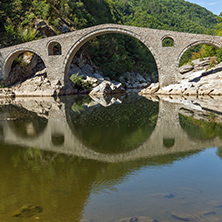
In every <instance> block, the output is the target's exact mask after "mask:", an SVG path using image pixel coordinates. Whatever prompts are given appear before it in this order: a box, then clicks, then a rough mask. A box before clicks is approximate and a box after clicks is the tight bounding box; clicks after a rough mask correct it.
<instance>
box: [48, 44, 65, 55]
mask: <svg viewBox="0 0 222 222" xmlns="http://www.w3.org/2000/svg"><path fill="white" fill-rule="evenodd" d="M47 48H48V55H49V56H53V55H62V46H61V44H60V43H59V42H57V41H51V42H49V43H48V44H47Z"/></svg>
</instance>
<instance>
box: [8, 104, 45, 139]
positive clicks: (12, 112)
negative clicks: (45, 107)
mask: <svg viewBox="0 0 222 222" xmlns="http://www.w3.org/2000/svg"><path fill="white" fill-rule="evenodd" d="M5 111H6V113H7V117H9V118H10V119H15V120H14V121H9V122H8V126H9V127H10V129H11V130H12V131H13V132H14V133H15V135H16V136H17V137H18V138H22V139H34V138H37V137H39V136H40V135H42V134H43V133H44V131H45V129H46V126H47V123H48V120H47V119H46V118H44V117H40V116H38V115H37V114H36V113H33V112H30V111H28V110H26V109H24V108H21V107H19V106H9V107H5Z"/></svg>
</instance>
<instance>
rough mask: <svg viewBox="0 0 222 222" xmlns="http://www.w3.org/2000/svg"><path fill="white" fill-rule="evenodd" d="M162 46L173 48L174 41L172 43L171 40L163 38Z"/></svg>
mask: <svg viewBox="0 0 222 222" xmlns="http://www.w3.org/2000/svg"><path fill="white" fill-rule="evenodd" d="M162 46H163V47H172V46H174V41H173V39H171V38H165V39H164V40H163V41H162Z"/></svg>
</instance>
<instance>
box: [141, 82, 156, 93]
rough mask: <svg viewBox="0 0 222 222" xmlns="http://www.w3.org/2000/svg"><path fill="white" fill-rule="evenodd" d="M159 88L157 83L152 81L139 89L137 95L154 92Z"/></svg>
mask: <svg viewBox="0 0 222 222" xmlns="http://www.w3.org/2000/svg"><path fill="white" fill-rule="evenodd" d="M159 88H160V84H159V83H152V84H151V85H150V86H149V87H147V88H145V89H143V90H141V91H140V93H139V95H145V94H154V93H156V92H157V91H158V90H159Z"/></svg>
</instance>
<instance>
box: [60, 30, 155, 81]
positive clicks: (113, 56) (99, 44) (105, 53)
mask: <svg viewBox="0 0 222 222" xmlns="http://www.w3.org/2000/svg"><path fill="white" fill-rule="evenodd" d="M148 58H149V59H151V60H147V59H148ZM140 59H141V60H140ZM87 60H88V61H90V62H87ZM84 62H85V64H84ZM91 62H92V63H91ZM86 64H87V65H90V66H91V70H90V71H91V72H94V73H95V72H98V73H97V74H99V75H102V76H103V77H109V78H110V79H114V80H116V81H120V80H119V77H120V76H121V74H123V73H126V72H131V71H133V72H139V71H140V74H141V73H142V74H145V75H147V73H148V71H149V73H148V75H149V76H150V82H157V81H158V64H159V62H158V59H157V57H156V55H155V52H154V51H153V49H152V47H150V45H149V43H148V42H147V41H144V40H142V39H141V38H140V37H139V36H137V35H136V34H134V33H131V32H129V31H126V30H118V29H116V30H115V29H114V30H109V29H106V30H99V31H96V32H95V33H90V34H89V35H87V36H85V37H83V38H82V39H81V40H80V41H78V42H76V43H75V44H74V45H73V47H72V48H71V49H70V51H69V53H68V54H67V56H66V59H65V61H64V67H65V68H64V70H65V82H69V80H70V76H72V74H76V73H78V72H81V71H82V69H84V68H82V66H84V65H86ZM138 64H139V65H140V68H138V67H139V65H138ZM117 65H119V68H118V67H117ZM76 66H77V68H76ZM129 67H130V68H129ZM147 67H149V68H147ZM137 68H138V69H137ZM146 68H147V69H146ZM136 69H137V70H136ZM139 69H140V70H139ZM141 70H142V71H141ZM83 72H84V71H83ZM120 73H121V74H120ZM141 81H142V80H141Z"/></svg>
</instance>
